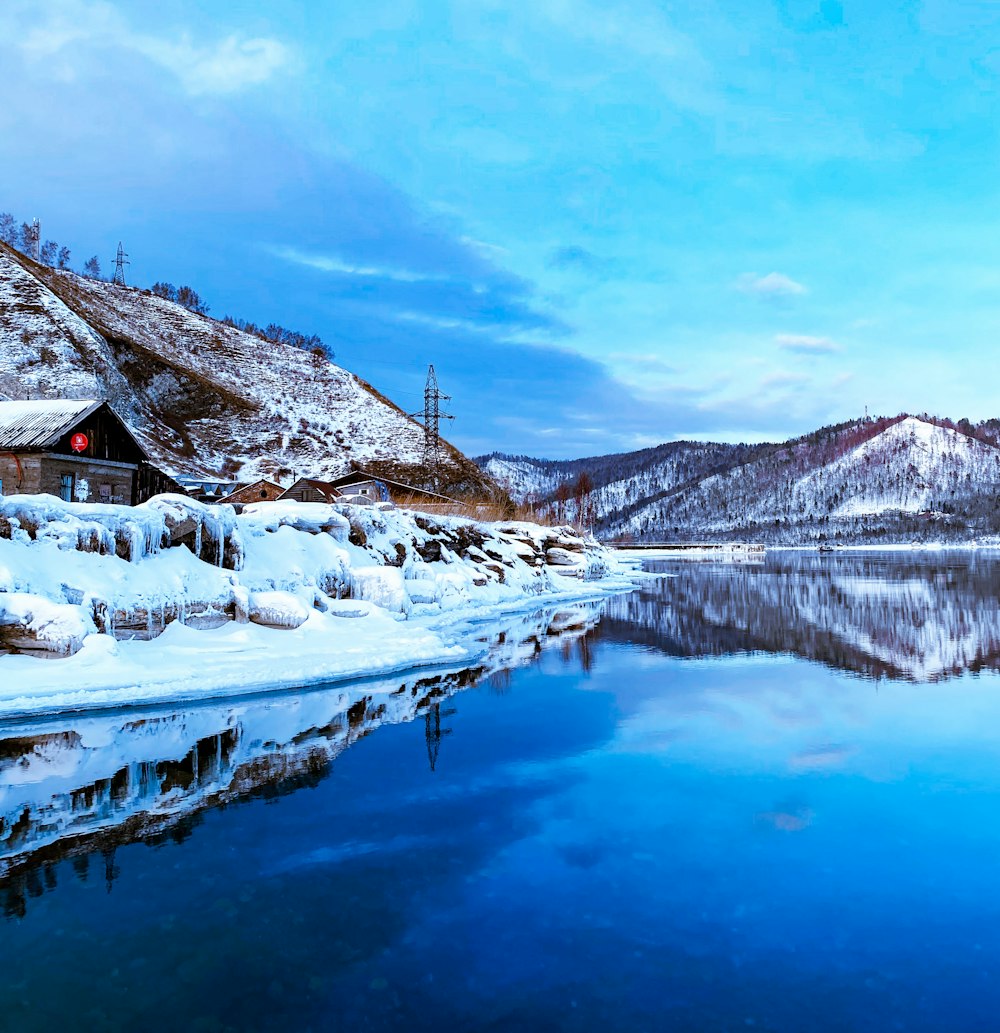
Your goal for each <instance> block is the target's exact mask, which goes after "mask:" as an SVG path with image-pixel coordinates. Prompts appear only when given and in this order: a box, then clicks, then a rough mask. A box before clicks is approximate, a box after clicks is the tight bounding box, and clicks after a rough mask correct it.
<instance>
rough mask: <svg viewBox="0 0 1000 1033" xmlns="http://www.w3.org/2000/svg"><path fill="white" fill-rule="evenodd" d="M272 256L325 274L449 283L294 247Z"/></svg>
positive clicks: (279, 249)
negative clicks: (346, 260)
mask: <svg viewBox="0 0 1000 1033" xmlns="http://www.w3.org/2000/svg"><path fill="white" fill-rule="evenodd" d="M272 254H274V255H276V256H277V257H278V258H283V259H284V260H285V261H286V262H294V263H295V264H296V265H304V266H308V267H309V268H310V269H318V270H320V272H324V273H344V274H345V275H347V276H361V277H370V278H373V279H380V280H397V281H398V282H400V283H443V282H447V278H446V277H441V276H423V275H421V274H420V273H414V272H410V270H408V269H394V268H390V267H387V266H374V265H356V264H354V263H352V262H345V261H344V260H343V259H340V258H337V257H335V256H332V255H316V254H310V253H308V252H305V251H299V250H298V248H293V247H277V248H273V249H272Z"/></svg>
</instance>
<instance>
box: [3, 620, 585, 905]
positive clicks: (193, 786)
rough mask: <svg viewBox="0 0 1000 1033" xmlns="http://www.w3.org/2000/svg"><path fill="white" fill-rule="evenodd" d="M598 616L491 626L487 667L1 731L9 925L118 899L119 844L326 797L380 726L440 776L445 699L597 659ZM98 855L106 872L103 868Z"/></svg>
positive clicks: (183, 833) (177, 836) (174, 835)
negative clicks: (70, 887) (335, 766)
mask: <svg viewBox="0 0 1000 1033" xmlns="http://www.w3.org/2000/svg"><path fill="white" fill-rule="evenodd" d="M598 619H599V605H598V604H596V603H590V604H582V605H579V606H573V607H562V608H558V609H554V608H548V609H543V610H539V611H537V612H533V613H529V614H521V615H518V616H513V617H508V618H507V619H505V620H503V621H500V622H498V623H496V624H494V625H492V626H491V630H490V634H489V645H490V652H489V654H488V657H487V658H486V659H485V660H484V661H483V662H482V663H481V664H480V665H478V666H476V667H473V668H465V669H460V670H451V671H444V672H440V673H434V674H424V675H414V676H412V677H409V678H396V679H384V680H381V681H369V682H366V683H364V684H363V686H362V687H360V688H353V689H352V688H351V687H350V686H347V687H345V686H338V687H337V688H334V689H328V690H322V689H317V690H314V691H310V692H303V693H300V694H285V695H279V696H274V697H268V698H261V699H258V700H250V701H247V702H240V703H232V702H226V703H219V704H217V705H208V706H200V707H199V706H189V707H186V708H184V709H181V710H173V709H162V710H161V709H157V710H155V711H148V712H145V713H143V714H142V716H140V717H136V716H134V715H131V716H122V715H121V714H118V715H107V714H102V715H96V716H93V717H76V716H73V717H69V718H66V719H64V723H59V721H58V719H48V720H43V721H40V722H33V723H28V722H25V723H18V724H10V723H8V724H6V725H4V726H2V727H0V902H2V906H3V908H4V912H5V914H6V915H7V916H8V917H21V916H23V915H24V914H25V913H26V910H27V905H28V900H29V899H30V898H32V897H38V896H41V895H42V893H44V892H45V890H47V889H52V888H54V887H55V885H56V882H57V878H58V874H57V872H58V870H59V869H58V868H57V862H59V861H62V860H65V859H67V858H72V859H73V871H74V873H75V875H76V877H77V878H79V879H81V880H87V879H88V878H90V877H91V876H92V871H91V869H92V868H93V867H96V868H99V869H100V870H101V877H102V878H103V879H104V880H105V882H106V885H107V888H108V891H109V892H110V890H111V888H112V885H113V883H114V881H115V879H116V877H117V876H118V875H119V874H120V869H119V866H118V865H117V863H116V861H115V853H116V850H117V849H118V847H119V846H121V845H123V844H127V843H132V842H136V841H143V842H147V843H149V844H157V843H159V842H162V841H164V840H166V839H170V840H173V841H175V842H182V841H183V840H184V839H186V838H187V837H188V836H189V835H190V834H191V832H192V830H193V829H194V828H195V827H196V825H197V823H198V818H199V815H200V813H201V812H202V811H204V810H205V809H207V808H211V807H218V806H222V805H226V804H230V803H233V802H237V801H239V800H242V799H248V798H251V797H255V796H277V795H282V794H285V793H289V792H292V791H294V790H296V789H299V788H303V787H307V786H315V785H316V784H318V783H319V781H321V780H322V779H323V778H324V777H326V776H327V775H328V773H329V771H330V768H331V765H332V763H333V761H334V760H335V759H336V757H337V756H338V755H339V754H341V753H342V752H343V751H344V750H345V749H347V748H348V747H349V746H350V745H351V744H352V743H354V742H357V741H358V740H359V739H361V738H363V737H365V736H367V735H369V734H370V733H371V732H373V731H374V730H375V729H377V728H379V727H380V726H382V725H388V724H402V723H405V722H410V721H420V722H422V726H423V734H424V739H425V744H426V751H427V761H428V764H429V766H430V769H431V770H432V771H433V770H434V769H435V768H436V766H437V764H438V761H439V757H440V754H441V750H442V744H443V742H444V741H445V739H446V737H447V736H448V735H450V734H451V729H450V728H449V727H448V721H449V718H451V717H452V716H453V715H454V714H455V713H456V712H457V711H456V708H455V707H454V706H450V705H448V703H447V701H448V700H449V699H450V697H452V696H453V695H454V694H455V693H457V692H459V691H461V690H463V689H465V688H468V687H470V686H472V685H476V684H483V685H484V686H486V687H487V688H488V689H489V690H492V691H496V692H501V693H502V692H504V691H506V688H507V686H508V685H509V679H510V675H511V671H512V670H513V669H515V668H517V667H519V666H523V665H525V664H529V663H532V662H534V661H535V660H536V659H537V658H538V657H539V656H540V655H541V654H542V652H543V651H547V650H549V649H553V648H556V649H559V650H561V651H562V652H563V654H564V656H566V657H567V658H568V657H569V656H570V655H572V654H573V653H574V652H575V651H577V650H579V649H581V648H584V649H585V648H586V647H585V646H584V643H585V642H586V641H587V638H588V637H589V636H590V635H591V634H592V633H593V629H594V628H595V626H596V624H597V622H598ZM97 856H99V857H100V861H97V862H95V858H96V857H97Z"/></svg>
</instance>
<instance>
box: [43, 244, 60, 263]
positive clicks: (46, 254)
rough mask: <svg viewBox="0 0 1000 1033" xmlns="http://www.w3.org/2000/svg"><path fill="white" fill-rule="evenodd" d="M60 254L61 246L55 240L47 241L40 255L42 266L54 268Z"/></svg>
mask: <svg viewBox="0 0 1000 1033" xmlns="http://www.w3.org/2000/svg"><path fill="white" fill-rule="evenodd" d="M58 254H59V245H58V244H57V243H56V242H55V241H54V240H47V241H45V243H44V244H43V245H42V250H41V254H40V257H41V261H42V265H48V266H54V265H55V264H56V256H57V255H58Z"/></svg>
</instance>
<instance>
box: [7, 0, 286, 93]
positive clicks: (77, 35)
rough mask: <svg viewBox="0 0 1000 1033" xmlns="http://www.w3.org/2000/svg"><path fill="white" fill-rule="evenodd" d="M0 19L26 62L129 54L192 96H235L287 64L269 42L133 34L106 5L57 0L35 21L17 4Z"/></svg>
mask: <svg viewBox="0 0 1000 1033" xmlns="http://www.w3.org/2000/svg"><path fill="white" fill-rule="evenodd" d="M5 14H6V17H0V28H3V30H4V35H5V36H6V37H7V38H8V39H15V40H18V41H19V43H18V46H19V47H20V49H21V51H22V53H23V54H24V56H25V57H26V58H27V59H28V60H29V61H34V62H48V61H50V60H51V59H52V58H55V57H59V58H60V59H61V61H62V62H63V65H64V67H63V69H62V74H63V76H64V77H69V75H70V72H71V69H69V68H67V67H65V63H66V62H67V61H69V62H70V63H71V64H72V62H73V59H74V57H79V56H80V54H79V51H80V49H81V48H85V47H88V46H89V47H96V48H104V49H107V48H110V49H116V50H125V51H131V52H132V53H134V54H138V55H140V56H141V57H144V58H146V59H147V60H148V61H151V62H152V63H153V64H155V65H158V66H159V67H160V68H163V69H165V70H166V71H168V72H170V73H171V74H172V75H174V76H175V77H176V78H177V80H178V81H179V82H180V84H181V85H182V86H183V88H184V89H185V90H186V91H187V92H188V93H190V94H193V95H200V94H221V93H236V92H239V91H240V90H243V89H246V88H248V87H250V86H257V85H259V84H261V83H263V82H266V81H267V80H268V79H270V78H271V77H272V76H273V75H274V74H275V72H277V71H279V70H280V69H282V68H285V67H287V66H288V65H290V63H291V52H290V51H289V49H288V47H286V46H285V44H284V43H281V42H280V41H279V40H276V39H271V38H268V37H251V38H242V37H240V36H238V35H235V34H230V35H228V36H226V37H225V38H224V39H221V40H217V41H210V42H206V43H199V42H195V41H194V40H193V39H192V37H191V36H190V35H189V34H187V33H181V34H179V35H177V36H174V37H168V36H158V35H154V34H152V33H150V32H143V31H139V30H136V29H134V28H133V27H132V26H131V25H129V23H128V22H127V21H126V20H125V19H124V18H123V17H122V16H121V14H120V13H119V11H118V10H117V9H116V8H115V7H113V6H112V5H111V4H109V3H105V2H101V0H96V2H91V0H56V2H54V3H52V4H48V5H46V8H45V16H44V19H42V20H40V19H39V9H38V7H37V5H35V4H31V5H28V4H24V3H15V4H14V5H13V6H12V7H11V8H8V10H7V11H6V12H5Z"/></svg>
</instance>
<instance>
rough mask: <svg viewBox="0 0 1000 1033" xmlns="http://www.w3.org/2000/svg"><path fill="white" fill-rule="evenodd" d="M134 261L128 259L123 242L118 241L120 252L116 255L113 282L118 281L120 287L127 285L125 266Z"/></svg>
mask: <svg viewBox="0 0 1000 1033" xmlns="http://www.w3.org/2000/svg"><path fill="white" fill-rule="evenodd" d="M131 264H132V263H131V262H130V261H129V260H128V255H127V254H126V253H125V249H124V248H123V247H122V242H121V241H120V240H119V241H118V254H117V255H115V275H114V277H113V278H112V280H111V282H112V283H117V284H118V285H119V286H120V287H124V286H125V266H127V265H131Z"/></svg>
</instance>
